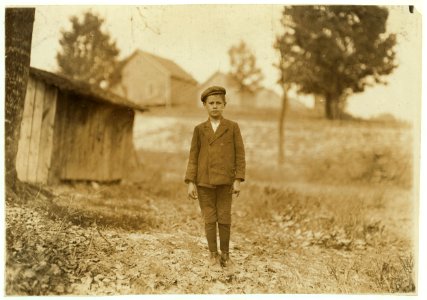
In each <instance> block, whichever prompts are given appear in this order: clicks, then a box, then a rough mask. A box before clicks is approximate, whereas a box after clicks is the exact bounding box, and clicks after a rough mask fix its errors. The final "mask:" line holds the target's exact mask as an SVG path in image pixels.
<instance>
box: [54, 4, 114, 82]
mask: <svg viewBox="0 0 427 300" xmlns="http://www.w3.org/2000/svg"><path fill="white" fill-rule="evenodd" d="M70 22H71V24H72V29H71V30H70V31H64V30H63V31H62V37H61V39H60V41H59V43H60V44H61V46H62V49H61V51H60V52H59V53H58V54H57V55H56V59H57V62H58V65H59V68H60V74H62V75H65V76H68V77H70V78H72V79H75V80H81V81H86V82H88V83H90V84H92V85H96V86H101V87H108V84H109V80H110V77H111V76H112V74H113V73H114V71H115V69H116V66H117V63H118V58H117V56H118V55H119V50H118V48H117V46H116V43H115V42H114V41H111V40H110V36H109V34H108V33H104V32H102V30H101V27H102V25H103V23H104V19H102V18H101V17H99V16H97V15H94V14H92V13H91V12H86V13H85V14H84V16H83V19H82V20H81V21H80V20H79V18H77V17H76V16H73V17H71V18H70Z"/></svg>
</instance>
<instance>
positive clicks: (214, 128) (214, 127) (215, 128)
mask: <svg viewBox="0 0 427 300" xmlns="http://www.w3.org/2000/svg"><path fill="white" fill-rule="evenodd" d="M219 123H221V120H214V119H211V125H212V129H213V131H214V132H216V130H217V128H218V126H219Z"/></svg>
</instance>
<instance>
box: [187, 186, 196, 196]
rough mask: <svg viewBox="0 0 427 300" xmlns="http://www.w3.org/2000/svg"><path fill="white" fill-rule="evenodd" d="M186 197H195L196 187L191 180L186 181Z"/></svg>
mask: <svg viewBox="0 0 427 300" xmlns="http://www.w3.org/2000/svg"><path fill="white" fill-rule="evenodd" d="M187 194H188V198H189V199H194V200H195V199H197V187H196V185H195V184H194V183H193V182H189V183H188V192H187Z"/></svg>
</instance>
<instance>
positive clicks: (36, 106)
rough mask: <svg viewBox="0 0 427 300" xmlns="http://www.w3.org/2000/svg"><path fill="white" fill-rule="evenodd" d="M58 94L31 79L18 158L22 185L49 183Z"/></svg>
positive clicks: (17, 169) (29, 80)
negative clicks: (23, 183)
mask: <svg viewBox="0 0 427 300" xmlns="http://www.w3.org/2000/svg"><path fill="white" fill-rule="evenodd" d="M57 93H58V90H57V89H56V88H55V87H53V86H50V85H47V84H45V83H44V82H43V81H40V80H37V79H35V78H33V77H32V76H30V77H29V79H28V85H27V92H26V96H25V104H24V111H23V116H22V122H21V131H20V137H19V142H18V153H17V157H16V171H17V174H18V178H19V180H21V181H24V182H31V183H47V182H48V177H49V170H50V166H51V165H50V162H51V156H52V146H53V131H54V120H55V113H56V100H57Z"/></svg>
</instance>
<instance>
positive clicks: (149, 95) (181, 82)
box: [111, 50, 197, 107]
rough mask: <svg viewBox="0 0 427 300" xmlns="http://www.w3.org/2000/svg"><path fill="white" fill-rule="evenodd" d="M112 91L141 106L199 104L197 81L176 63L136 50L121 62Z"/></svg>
mask: <svg viewBox="0 0 427 300" xmlns="http://www.w3.org/2000/svg"><path fill="white" fill-rule="evenodd" d="M111 91H112V92H114V93H116V94H117V95H120V96H122V97H125V98H127V99H129V100H131V101H132V102H133V103H135V104H137V105H159V106H168V107H170V106H180V105H183V104H193V103H194V102H195V100H196V98H197V81H196V80H195V79H194V78H193V77H192V76H191V75H190V74H188V73H187V72H186V71H185V70H184V69H182V68H181V67H180V66H178V65H177V64H176V63H175V62H173V61H172V60H169V59H166V58H163V57H160V56H157V55H154V54H151V53H148V52H145V51H141V50H136V51H135V52H134V53H133V54H132V55H130V56H129V57H128V58H126V59H124V60H123V61H122V62H121V63H120V65H119V67H118V69H117V70H116V74H115V76H114V78H113V80H112V85H111Z"/></svg>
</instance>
